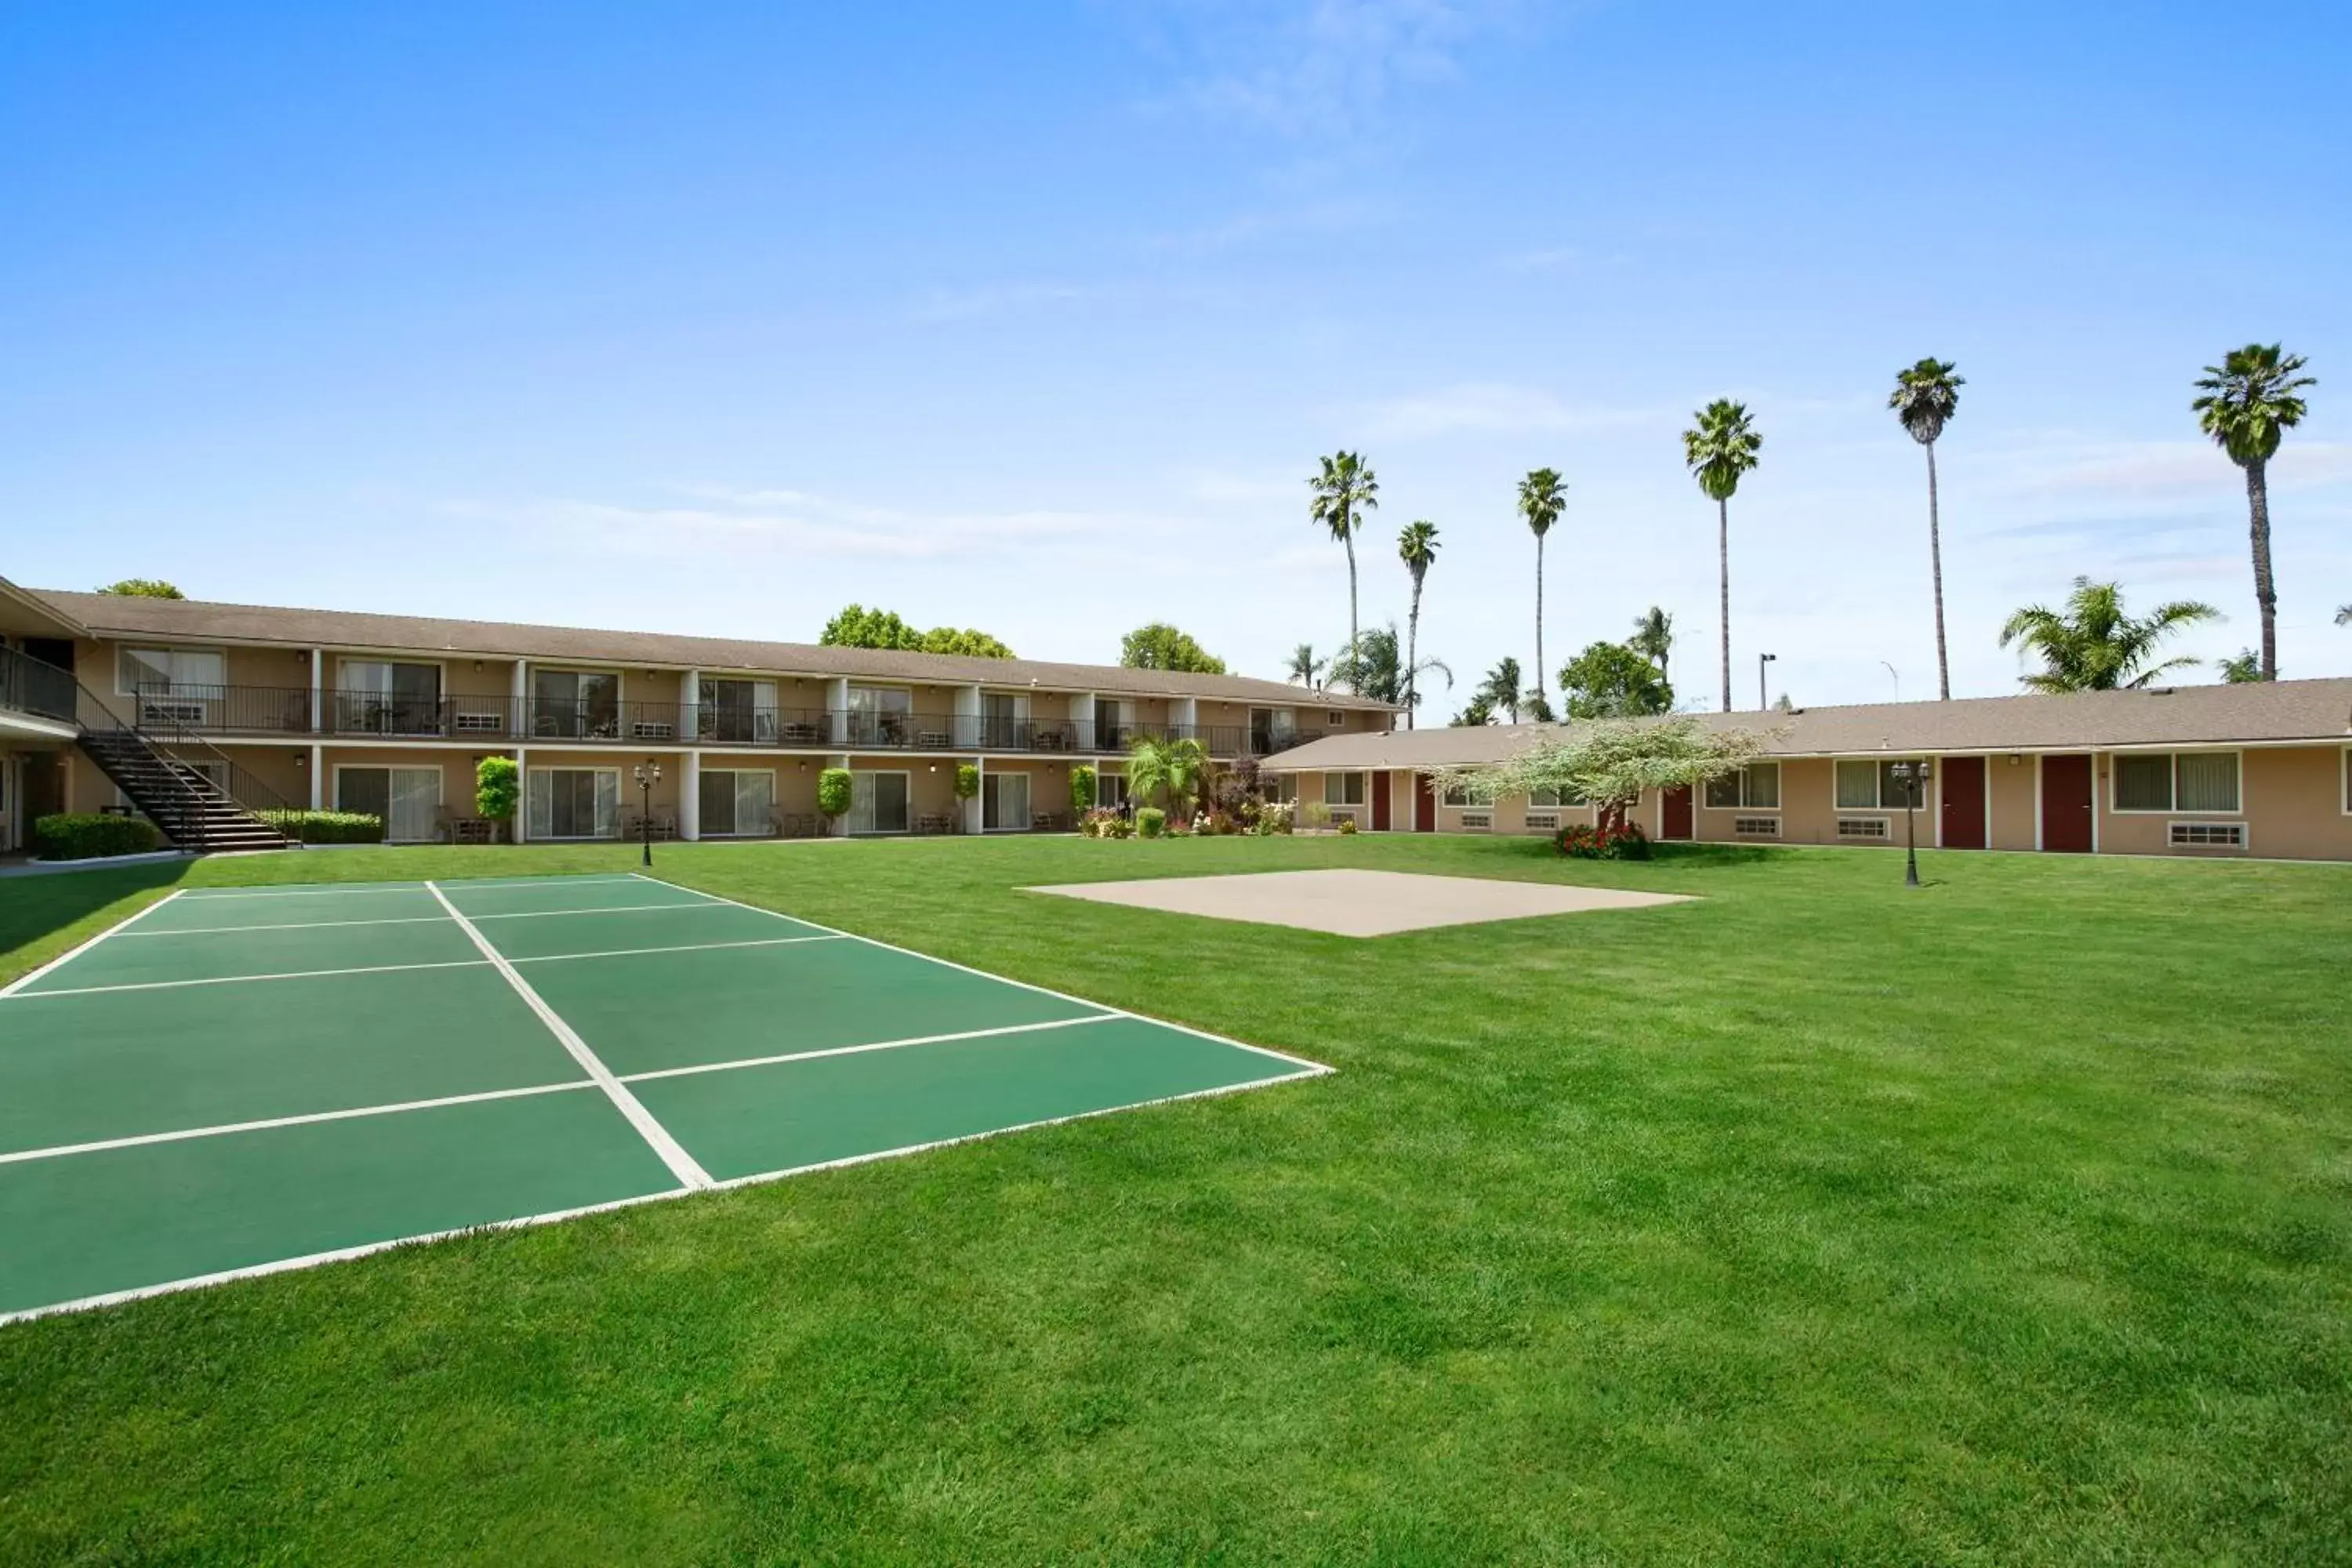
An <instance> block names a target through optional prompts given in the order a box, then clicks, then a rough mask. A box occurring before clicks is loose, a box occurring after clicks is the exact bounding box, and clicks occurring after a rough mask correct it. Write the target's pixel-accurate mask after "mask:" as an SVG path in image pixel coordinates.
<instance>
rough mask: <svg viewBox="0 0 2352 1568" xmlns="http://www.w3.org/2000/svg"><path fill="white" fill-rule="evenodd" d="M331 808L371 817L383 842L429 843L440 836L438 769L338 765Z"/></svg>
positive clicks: (439, 772)
mask: <svg viewBox="0 0 2352 1568" xmlns="http://www.w3.org/2000/svg"><path fill="white" fill-rule="evenodd" d="M335 809H336V810H337V811H355V812H362V813H364V814H365V815H367V816H373V817H374V818H375V819H376V820H377V821H379V822H381V823H383V837H384V842H385V843H387V844H429V843H431V842H433V841H434V840H435V839H436V838H438V837H441V770H440V769H439V768H342V767H339V768H337V769H336V770H335Z"/></svg>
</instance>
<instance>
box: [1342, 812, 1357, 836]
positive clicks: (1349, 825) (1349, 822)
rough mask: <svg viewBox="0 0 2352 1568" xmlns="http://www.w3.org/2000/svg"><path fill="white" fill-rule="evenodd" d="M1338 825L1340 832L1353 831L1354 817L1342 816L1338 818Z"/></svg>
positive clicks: (1354, 828)
mask: <svg viewBox="0 0 2352 1568" xmlns="http://www.w3.org/2000/svg"><path fill="white" fill-rule="evenodd" d="M1339 831H1340V832H1342V833H1353V832H1355V831H1356V819H1355V818H1354V817H1352V816H1343V817H1341V818H1340V819H1339Z"/></svg>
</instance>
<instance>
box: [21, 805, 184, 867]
mask: <svg viewBox="0 0 2352 1568" xmlns="http://www.w3.org/2000/svg"><path fill="white" fill-rule="evenodd" d="M162 844H163V835H162V834H160V833H158V832H156V831H155V825H154V824H153V823H152V822H150V821H148V820H147V819H146V818H145V817H143V816H110V815H105V814H101V813H98V812H60V813H59V814H58V815H57V816H44V817H39V818H37V819H36V820H35V821H34V823H33V853H34V854H35V855H37V856H38V857H40V858H42V859H44V860H95V859H98V858H100V857H102V856H108V855H144V854H147V853H149V852H150V851H151V850H153V849H155V848H157V847H160V846H161V845H162Z"/></svg>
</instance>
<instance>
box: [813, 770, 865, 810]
mask: <svg viewBox="0 0 2352 1568" xmlns="http://www.w3.org/2000/svg"><path fill="white" fill-rule="evenodd" d="M856 798H857V781H856V779H854V778H852V777H851V776H850V773H849V770H848V769H847V768H826V769H824V771H822V772H821V773H818V774H817V775H816V808H817V810H818V811H820V812H822V813H823V814H824V816H828V817H840V816H848V815H849V808H850V806H851V805H854V804H855V803H856Z"/></svg>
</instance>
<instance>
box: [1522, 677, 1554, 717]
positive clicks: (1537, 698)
mask: <svg viewBox="0 0 2352 1568" xmlns="http://www.w3.org/2000/svg"><path fill="white" fill-rule="evenodd" d="M1519 710H1520V711H1522V712H1524V713H1525V714H1526V715H1527V716H1528V723H1530V724H1549V723H1550V722H1551V721H1552V720H1553V718H1554V715H1553V713H1552V710H1551V698H1550V697H1549V696H1548V695H1547V694H1546V693H1545V691H1544V689H1543V688H1542V687H1540V686H1530V687H1528V689H1526V690H1525V691H1522V692H1520V693H1519Z"/></svg>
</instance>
